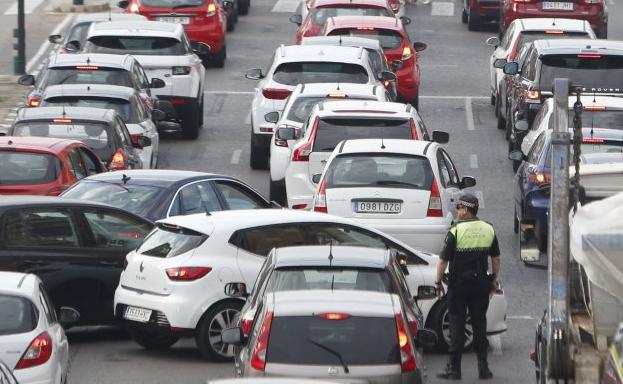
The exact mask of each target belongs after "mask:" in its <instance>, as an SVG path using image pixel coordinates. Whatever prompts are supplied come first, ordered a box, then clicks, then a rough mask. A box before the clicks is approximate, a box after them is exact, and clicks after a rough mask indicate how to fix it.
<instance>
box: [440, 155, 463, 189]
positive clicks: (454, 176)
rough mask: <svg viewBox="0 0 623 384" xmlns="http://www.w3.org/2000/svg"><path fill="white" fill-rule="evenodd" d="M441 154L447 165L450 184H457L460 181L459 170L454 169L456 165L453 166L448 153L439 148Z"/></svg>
mask: <svg viewBox="0 0 623 384" xmlns="http://www.w3.org/2000/svg"><path fill="white" fill-rule="evenodd" d="M441 154H442V155H443V158H444V161H445V162H446V165H447V167H448V173H449V174H450V184H452V185H455V186H456V185H459V183H460V182H461V180H460V179H459V172H458V171H457V170H456V167H455V166H454V163H453V162H452V159H451V158H450V155H448V153H447V152H446V151H444V150H443V149H442V150H441Z"/></svg>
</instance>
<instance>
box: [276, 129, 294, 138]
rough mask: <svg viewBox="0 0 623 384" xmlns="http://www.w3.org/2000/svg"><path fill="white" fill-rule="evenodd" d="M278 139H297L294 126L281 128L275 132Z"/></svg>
mask: <svg viewBox="0 0 623 384" xmlns="http://www.w3.org/2000/svg"><path fill="white" fill-rule="evenodd" d="M275 135H277V138H278V139H281V140H295V139H296V129H294V128H289V127H288V128H279V129H277V132H276V133H275Z"/></svg>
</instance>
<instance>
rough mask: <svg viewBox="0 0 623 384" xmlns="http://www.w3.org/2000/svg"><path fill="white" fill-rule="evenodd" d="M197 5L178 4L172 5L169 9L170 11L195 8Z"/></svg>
mask: <svg viewBox="0 0 623 384" xmlns="http://www.w3.org/2000/svg"><path fill="white" fill-rule="evenodd" d="M197 5H198V4H188V3H184V4H178V5H174V6H172V7H171V9H178V8H190V7H196V6H197Z"/></svg>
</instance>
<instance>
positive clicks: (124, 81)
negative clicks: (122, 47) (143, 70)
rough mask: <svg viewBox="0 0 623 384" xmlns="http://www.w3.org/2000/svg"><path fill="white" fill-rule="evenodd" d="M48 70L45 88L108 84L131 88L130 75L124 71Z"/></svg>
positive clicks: (94, 68) (67, 68)
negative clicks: (61, 85) (62, 85)
mask: <svg viewBox="0 0 623 384" xmlns="http://www.w3.org/2000/svg"><path fill="white" fill-rule="evenodd" d="M81 67H82V68H87V67H88V68H92V69H78V68H76V67H61V68H50V69H49V70H48V71H47V73H46V74H45V86H50V85H59V84H108V85H120V86H122V87H132V80H131V79H130V73H129V72H128V71H126V70H124V69H117V68H104V67H98V66H81Z"/></svg>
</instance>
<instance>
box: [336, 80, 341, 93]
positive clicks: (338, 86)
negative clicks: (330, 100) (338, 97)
mask: <svg viewBox="0 0 623 384" xmlns="http://www.w3.org/2000/svg"><path fill="white" fill-rule="evenodd" d="M339 90H340V82H339V81H338V82H337V89H336V91H339Z"/></svg>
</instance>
